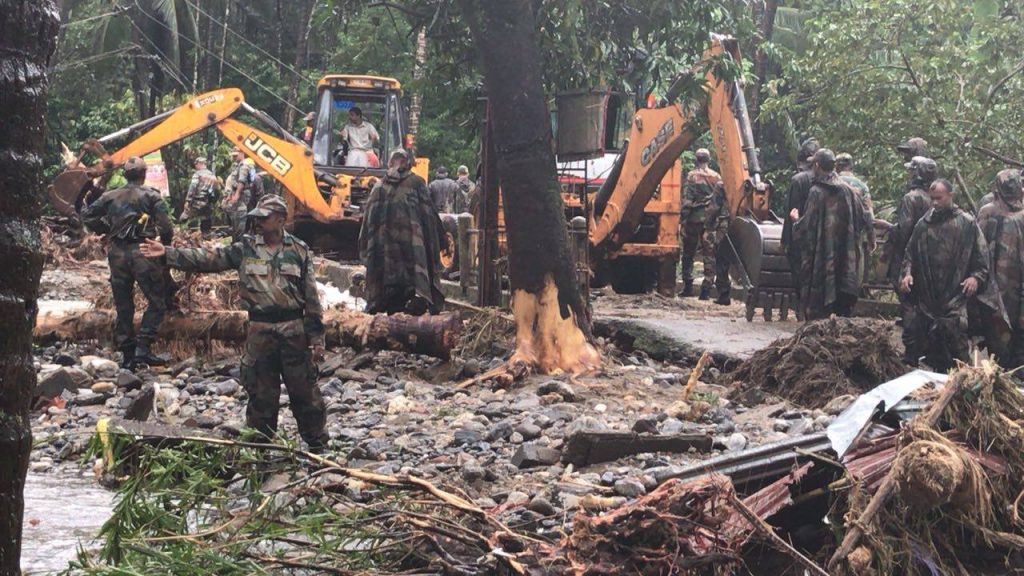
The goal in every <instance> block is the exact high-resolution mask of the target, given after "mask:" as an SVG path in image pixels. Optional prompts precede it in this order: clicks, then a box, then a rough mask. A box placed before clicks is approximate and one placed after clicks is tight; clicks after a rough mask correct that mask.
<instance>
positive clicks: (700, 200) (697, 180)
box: [679, 148, 722, 300]
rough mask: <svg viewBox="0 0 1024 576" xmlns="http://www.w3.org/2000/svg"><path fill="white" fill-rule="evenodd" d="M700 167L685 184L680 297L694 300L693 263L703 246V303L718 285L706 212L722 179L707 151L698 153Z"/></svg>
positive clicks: (687, 176)
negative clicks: (712, 167)
mask: <svg viewBox="0 0 1024 576" xmlns="http://www.w3.org/2000/svg"><path fill="white" fill-rule="evenodd" d="M696 156H697V163H696V165H695V166H694V167H693V170H690V171H689V172H688V173H687V174H686V183H685V184H683V206H682V213H681V216H682V225H683V253H682V258H681V262H680V264H681V265H682V273H683V291H682V292H680V294H679V295H680V296H682V297H684V298H690V297H693V296H694V295H695V294H694V290H693V260H694V257H695V256H696V255H697V247H698V246H700V252H701V256H702V257H703V260H704V281H703V282H701V285H700V299H701V300H707V299H708V298H710V297H711V287H712V286H714V284H715V248H714V246H712V245H711V244H710V243H708V242H705V241H704V224H705V222H706V221H707V214H706V210H707V207H708V203H709V202H710V201H711V195H712V194H713V193H714V191H715V186H716V185H717V184H718V183H719V182H721V181H722V177H721V176H720V175H719V174H718V172H715V171H714V170H712V169H711V166H709V163H710V162H711V153H710V152H708V150H707V149H706V148H701V149H699V150H697V153H696Z"/></svg>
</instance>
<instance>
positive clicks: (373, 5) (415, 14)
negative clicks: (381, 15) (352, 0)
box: [366, 0, 430, 20]
mask: <svg viewBox="0 0 1024 576" xmlns="http://www.w3.org/2000/svg"><path fill="white" fill-rule="evenodd" d="M366 7H367V8H380V7H384V8H387V9H389V10H390V9H392V8H394V9H395V10H398V11H399V12H401V13H402V14H405V15H406V16H412V17H414V18H421V19H423V20H426V19H427V18H430V14H429V13H427V12H420V11H419V10H414V9H412V8H409V7H408V6H402V5H401V4H397V3H395V2H387V1H386V0H385V1H382V2H373V3H371V4H367V5H366Z"/></svg>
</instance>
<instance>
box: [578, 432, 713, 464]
mask: <svg viewBox="0 0 1024 576" xmlns="http://www.w3.org/2000/svg"><path fill="white" fill-rule="evenodd" d="M711 444H712V439H711V436H708V435H705V434H673V435H669V436H652V435H646V434H637V433H635V432H595V431H588V430H583V431H580V432H576V433H575V434H573V435H572V436H570V437H569V439H568V441H566V443H565V449H564V450H563V451H562V462H565V463H566V464H572V465H574V466H577V467H579V466H589V465H590V464H597V463H600V462H610V461H612V460H618V459H619V458H622V457H624V456H632V455H634V454H643V453H646V452H670V453H674V454H678V453H682V452H688V451H689V450H690V448H696V449H697V450H698V451H700V452H708V451H710V450H711Z"/></svg>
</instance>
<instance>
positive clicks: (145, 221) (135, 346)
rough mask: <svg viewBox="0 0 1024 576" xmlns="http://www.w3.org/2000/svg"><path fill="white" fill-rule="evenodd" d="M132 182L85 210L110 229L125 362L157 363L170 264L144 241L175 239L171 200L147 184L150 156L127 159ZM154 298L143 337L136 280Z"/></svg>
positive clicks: (89, 221) (98, 227)
mask: <svg viewBox="0 0 1024 576" xmlns="http://www.w3.org/2000/svg"><path fill="white" fill-rule="evenodd" d="M124 177H125V179H126V180H128V184H127V185H126V186H123V187H121V188H117V189H115V190H110V191H107V192H104V193H103V195H102V196H100V197H99V198H98V199H97V200H96V201H95V202H93V203H92V204H90V205H89V207H88V208H87V209H86V210H85V212H84V213H83V215H82V222H83V223H84V224H85V226H86V227H87V228H88V229H89V230H91V231H93V232H95V233H97V234H104V235H106V238H107V240H108V241H109V246H108V248H107V262H108V263H109V265H110V291H111V292H112V293H113V296H114V308H115V309H116V310H117V323H116V324H115V325H114V345H115V347H116V348H117V349H118V350H119V351H120V352H121V365H122V366H123V367H125V368H128V369H134V368H135V367H136V366H137V365H138V364H140V363H141V364H147V365H151V366H156V365H160V364H163V359H162V358H160V357H159V356H156V355H155V354H153V351H152V348H151V346H152V344H153V342H154V341H155V340H156V335H157V332H158V331H159V329H160V324H161V323H162V322H163V320H164V314H165V313H166V312H167V285H166V281H165V278H166V270H165V269H164V265H163V264H162V263H161V262H157V261H153V260H150V259H148V258H146V257H145V255H144V254H142V252H141V251H140V244H141V243H142V242H143V241H145V240H146V239H150V240H151V241H152V238H153V237H154V236H159V238H160V242H155V241H153V242H154V243H155V244H157V245H161V243H163V244H170V243H171V240H172V239H173V237H174V230H173V228H172V227H171V219H170V216H168V213H167V204H166V203H165V202H164V199H163V197H162V196H160V192H159V191H158V190H156V189H155V188H149V187H148V186H144V185H143V183H144V182H145V181H146V161H145V160H143V159H142V158H140V157H138V156H132V157H131V158H129V159H128V161H127V162H125V164H124ZM136 283H138V285H139V288H140V289H142V294H143V295H144V296H145V297H146V301H147V302H148V304H147V306H146V312H145V313H144V314H143V315H142V324H141V325H140V327H139V333H138V339H137V340H136V334H135V284H136Z"/></svg>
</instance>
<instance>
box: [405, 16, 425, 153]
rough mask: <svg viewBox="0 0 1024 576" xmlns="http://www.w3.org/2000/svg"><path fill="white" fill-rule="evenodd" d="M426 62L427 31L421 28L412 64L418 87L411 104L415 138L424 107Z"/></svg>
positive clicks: (414, 91) (411, 131)
mask: <svg viewBox="0 0 1024 576" xmlns="http://www.w3.org/2000/svg"><path fill="white" fill-rule="evenodd" d="M426 62H427V29H426V27H424V26H421V27H420V30H419V32H417V33H416V58H415V60H414V61H413V64H412V80H413V82H415V83H416V85H415V87H414V88H415V89H414V90H413V91H412V98H411V102H410V103H409V133H410V134H412V135H414V136H415V135H416V134H419V131H420V110H421V108H422V106H423V88H422V86H421V85H420V80H422V79H423V68H424V67H425V65H426Z"/></svg>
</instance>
